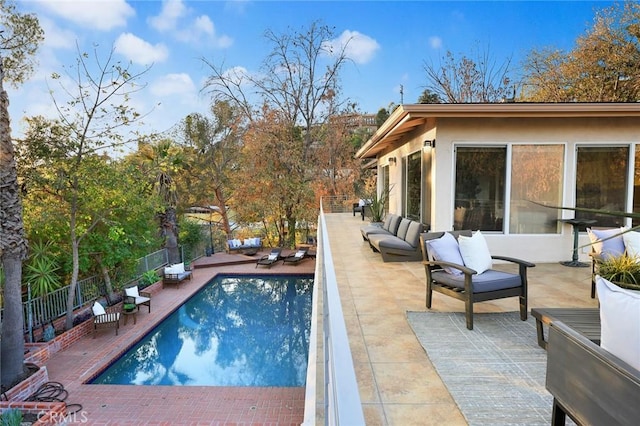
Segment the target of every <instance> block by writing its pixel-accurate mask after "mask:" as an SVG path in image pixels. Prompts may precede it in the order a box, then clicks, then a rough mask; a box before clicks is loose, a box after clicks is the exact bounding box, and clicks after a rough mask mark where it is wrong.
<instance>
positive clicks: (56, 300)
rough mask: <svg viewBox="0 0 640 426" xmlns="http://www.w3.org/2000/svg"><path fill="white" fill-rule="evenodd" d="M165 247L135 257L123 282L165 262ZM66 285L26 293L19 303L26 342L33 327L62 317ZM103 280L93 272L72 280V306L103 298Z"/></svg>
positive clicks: (65, 304)
mask: <svg viewBox="0 0 640 426" xmlns="http://www.w3.org/2000/svg"><path fill="white" fill-rule="evenodd" d="M168 259H169V257H168V253H167V250H166V249H162V250H158V251H156V252H154V253H151V254H148V255H146V256H145V257H142V258H140V259H138V265H137V267H136V269H135V270H136V272H135V274H134V276H133V277H130V278H129V279H128V280H125V282H130V281H133V280H136V279H138V278H139V277H141V276H142V275H143V274H144V273H145V272H147V271H150V270H156V269H159V268H161V267H162V266H164V265H166V264H167V263H168ZM70 288H71V286H70V285H68V286H65V287H62V288H59V289H57V290H54V291H52V292H51V293H48V294H47V295H45V296H38V297H31V294H27V300H26V301H24V302H22V312H23V315H24V333H25V335H28V337H29V342H33V330H34V329H36V328H38V327H42V326H44V325H46V324H48V323H49V322H51V321H53V320H55V319H57V318H60V317H62V316H64V315H65V314H66V313H67V298H68V297H69V289H70ZM104 294H105V283H104V280H103V279H102V277H101V276H98V275H95V276H92V277H89V278H85V279H82V280H79V281H78V282H77V283H76V294H75V299H74V302H73V309H74V310H75V309H78V308H80V307H82V306H84V305H85V304H87V303H91V302H93V301H95V300H98V299H99V298H100V297H103V296H104Z"/></svg>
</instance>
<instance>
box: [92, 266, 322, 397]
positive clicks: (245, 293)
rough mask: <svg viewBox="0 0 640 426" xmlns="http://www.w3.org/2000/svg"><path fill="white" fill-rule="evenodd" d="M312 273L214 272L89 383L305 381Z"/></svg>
mask: <svg viewBox="0 0 640 426" xmlns="http://www.w3.org/2000/svg"><path fill="white" fill-rule="evenodd" d="M312 290H313V276H309V275H293V276H292V275H278V276H233V275H225V276H218V277H216V278H214V279H213V280H212V281H211V282H209V283H208V284H206V285H205V286H204V287H203V288H202V289H201V290H199V291H198V292H197V293H196V294H194V295H193V296H192V297H191V298H190V299H189V300H187V301H186V302H185V303H184V304H183V305H182V306H180V307H179V308H178V309H177V310H176V311H174V312H173V313H172V314H171V315H169V316H168V317H167V318H165V319H164V320H163V321H162V322H161V323H160V324H159V325H158V326H156V327H155V328H154V329H153V330H151V331H150V332H149V333H147V334H146V335H145V336H144V337H143V338H142V339H141V340H140V341H139V342H137V343H136V344H135V345H134V346H132V347H131V348H130V349H129V350H128V351H127V352H126V353H125V354H123V355H122V356H121V357H120V358H119V359H118V360H117V361H115V362H114V363H113V364H112V365H111V366H109V367H108V368H107V369H106V370H104V371H103V372H102V373H101V374H100V375H98V376H97V377H96V378H95V379H93V380H92V381H91V383H92V384H122V385H173V386H276V387H289V386H304V385H305V378H306V370H307V358H308V354H309V329H310V326H311V309H312V304H311V296H312Z"/></svg>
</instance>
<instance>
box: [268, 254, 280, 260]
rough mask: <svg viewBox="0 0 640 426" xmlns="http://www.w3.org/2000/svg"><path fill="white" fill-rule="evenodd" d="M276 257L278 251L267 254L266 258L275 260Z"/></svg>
mask: <svg viewBox="0 0 640 426" xmlns="http://www.w3.org/2000/svg"><path fill="white" fill-rule="evenodd" d="M277 258H278V253H271V254H269V257H268V259H269V260H276V259H277Z"/></svg>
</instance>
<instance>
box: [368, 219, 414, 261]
mask: <svg viewBox="0 0 640 426" xmlns="http://www.w3.org/2000/svg"><path fill="white" fill-rule="evenodd" d="M394 216H395V217H392V218H391V220H390V221H389V229H395V232H394V233H391V232H389V231H387V232H378V231H376V230H375V229H372V230H371V231H370V232H368V233H367V235H366V238H367V240H368V241H369V245H370V246H371V249H372V250H373V251H375V252H379V253H380V254H381V255H382V260H383V261H384V262H407V261H420V260H422V251H421V249H420V234H421V233H422V231H423V228H424V227H423V226H422V224H421V223H420V222H417V221H415V220H409V219H407V218H402V217H400V216H396V215H394ZM396 221H397V222H398V226H397V227H395V222H396ZM385 223H386V222H385ZM382 229H383V230H384V228H382ZM363 236H364V234H363Z"/></svg>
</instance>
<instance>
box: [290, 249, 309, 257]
mask: <svg viewBox="0 0 640 426" xmlns="http://www.w3.org/2000/svg"><path fill="white" fill-rule="evenodd" d="M305 253H306V250H298V251H297V252H296V254H294V255H293V256H294V257H304V255H305Z"/></svg>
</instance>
